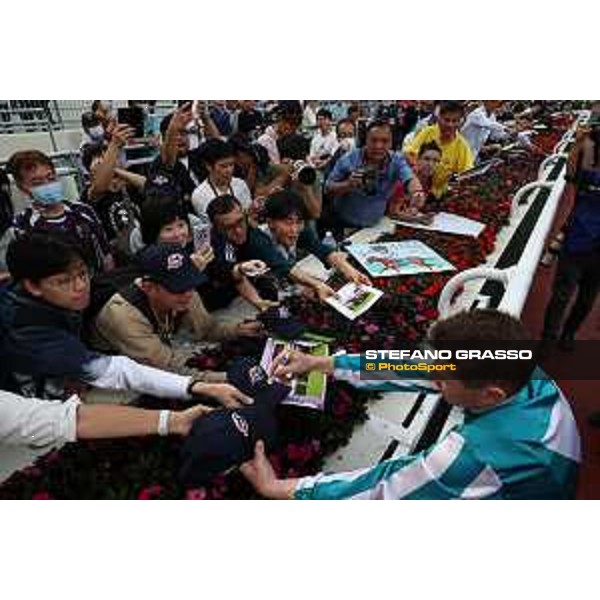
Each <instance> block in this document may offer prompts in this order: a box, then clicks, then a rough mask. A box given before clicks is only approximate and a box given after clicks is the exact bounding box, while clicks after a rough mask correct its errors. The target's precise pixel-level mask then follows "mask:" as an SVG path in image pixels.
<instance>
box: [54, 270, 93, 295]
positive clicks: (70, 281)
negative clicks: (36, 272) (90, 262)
mask: <svg viewBox="0 0 600 600" xmlns="http://www.w3.org/2000/svg"><path fill="white" fill-rule="evenodd" d="M89 280H90V274H89V273H88V271H87V269H81V270H80V271H77V272H75V273H72V274H69V275H60V276H57V277H54V278H49V279H48V280H47V284H48V285H49V286H50V287H53V288H56V289H59V290H62V291H63V292H68V291H70V290H73V289H75V287H76V284H77V282H78V281H81V282H82V283H84V284H86V283H88V282H89Z"/></svg>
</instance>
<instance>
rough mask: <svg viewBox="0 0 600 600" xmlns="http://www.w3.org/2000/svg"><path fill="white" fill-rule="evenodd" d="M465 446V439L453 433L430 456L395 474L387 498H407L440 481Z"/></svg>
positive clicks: (390, 482) (389, 483) (390, 481)
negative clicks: (433, 482)
mask: <svg viewBox="0 0 600 600" xmlns="http://www.w3.org/2000/svg"><path fill="white" fill-rule="evenodd" d="M464 445H465V439H464V438H463V437H462V436H461V435H459V434H457V433H456V432H451V433H450V434H449V435H448V436H446V438H445V439H444V440H443V441H442V442H440V443H439V444H438V445H437V446H435V447H434V448H433V449H432V450H431V452H430V453H429V454H427V455H425V456H424V457H422V458H420V459H418V460H417V461H416V462H414V463H413V464H411V465H409V466H408V467H405V468H404V469H401V470H400V471H398V472H397V473H395V474H394V475H393V476H392V477H391V478H390V480H389V481H388V482H387V483H388V486H389V491H388V492H387V493H386V494H385V496H386V497H389V498H398V499H400V498H405V497H406V496H409V495H410V494H412V493H413V492H415V491H417V490H418V489H419V488H421V487H423V486H425V485H426V484H428V483H430V482H432V481H434V480H437V479H440V478H441V477H442V475H443V474H444V473H445V472H446V471H447V470H448V469H449V468H450V467H451V466H452V463H454V461H455V460H456V459H457V458H458V456H459V455H460V453H461V451H462V449H463V447H464Z"/></svg>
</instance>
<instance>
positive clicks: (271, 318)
mask: <svg viewBox="0 0 600 600" xmlns="http://www.w3.org/2000/svg"><path fill="white" fill-rule="evenodd" d="M256 319H257V320H258V321H260V322H261V323H262V324H263V325H264V326H265V329H266V330H267V331H268V332H269V333H271V334H273V335H275V336H276V337H280V338H283V339H284V340H294V339H297V338H299V337H302V335H304V333H305V332H306V325H304V323H302V322H301V321H299V320H298V319H296V318H295V317H293V316H292V315H291V313H290V311H289V310H288V309H287V308H286V307H285V306H272V307H271V308H268V309H267V310H265V311H263V312H261V313H260V314H259V315H258V316H257V317H256Z"/></svg>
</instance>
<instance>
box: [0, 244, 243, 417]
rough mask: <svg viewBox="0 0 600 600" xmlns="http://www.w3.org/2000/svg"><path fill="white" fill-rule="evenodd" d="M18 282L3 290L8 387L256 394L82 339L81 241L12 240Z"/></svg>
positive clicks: (48, 395)
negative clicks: (99, 349) (102, 350)
mask: <svg viewBox="0 0 600 600" xmlns="http://www.w3.org/2000/svg"><path fill="white" fill-rule="evenodd" d="M7 264H8V269H9V272H10V274H11V277H12V280H13V282H14V284H13V285H12V286H11V288H10V289H9V291H8V292H5V293H4V294H2V295H1V296H0V357H1V358H0V389H2V390H6V391H9V392H13V393H16V394H19V395H21V396H27V397H35V398H40V399H56V400H67V399H68V398H69V397H70V396H71V395H72V394H73V393H75V392H82V391H84V390H85V386H86V385H92V386H94V387H97V388H102V389H112V390H130V391H133V392H136V393H138V394H149V395H153V396H157V397H162V398H180V399H186V398H192V397H193V396H195V395H197V394H203V395H208V396H212V397H213V398H215V399H216V400H217V401H218V402H220V403H221V404H223V405H225V406H240V405H241V404H245V403H248V402H250V399H249V398H247V397H246V396H245V395H244V394H242V393H241V392H240V391H239V390H237V389H236V388H234V387H233V386H230V385H227V384H216V383H215V384H208V383H201V382H198V381H196V380H195V379H193V378H192V377H189V376H182V375H177V374H175V373H169V372H167V371H162V370H160V369H155V368H152V367H147V366H144V365H141V364H138V363H137V362H135V361H133V360H131V359H129V358H127V357H125V356H107V355H102V354H98V353H95V352H92V351H90V350H88V348H86V347H85V345H84V344H83V343H82V341H81V339H80V330H81V325H82V312H83V310H84V309H85V308H86V307H87V306H88V304H89V301H90V282H89V275H88V270H87V266H86V264H85V263H84V261H83V259H82V256H81V254H80V252H79V251H78V250H77V248H76V247H74V246H72V245H70V244H69V243H66V242H65V241H63V240H62V239H60V238H57V237H55V236H48V235H43V234H32V235H29V236H24V237H21V238H19V239H17V240H15V241H14V242H12V244H11V245H10V247H9V249H8V253H7Z"/></svg>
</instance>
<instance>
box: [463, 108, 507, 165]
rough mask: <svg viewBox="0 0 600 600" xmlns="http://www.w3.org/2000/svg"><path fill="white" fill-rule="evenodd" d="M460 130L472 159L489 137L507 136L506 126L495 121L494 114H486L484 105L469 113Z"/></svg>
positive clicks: (499, 137) (475, 157)
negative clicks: (469, 149) (471, 152)
mask: <svg viewBox="0 0 600 600" xmlns="http://www.w3.org/2000/svg"><path fill="white" fill-rule="evenodd" d="M460 132H461V133H462V135H463V137H464V138H465V139H466V140H467V142H468V143H469V146H471V150H472V151H473V158H474V159H477V156H478V155H479V152H480V151H481V148H482V147H483V145H484V144H485V143H486V142H487V141H488V139H489V138H490V137H493V138H496V139H504V138H506V137H507V136H508V133H507V131H506V127H504V125H501V124H500V123H498V121H496V115H494V114H493V113H492V114H491V115H490V114H488V113H487V111H486V110H485V106H480V107H479V108H476V109H475V110H474V111H472V112H470V113H469V115H468V116H467V119H466V121H465V124H464V125H463V127H462V129H461V131H460Z"/></svg>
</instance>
